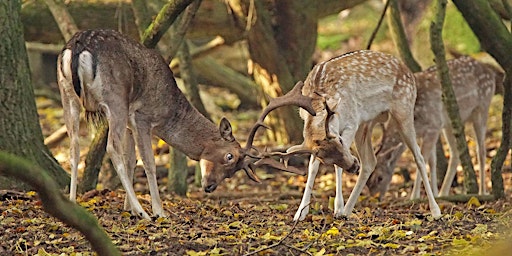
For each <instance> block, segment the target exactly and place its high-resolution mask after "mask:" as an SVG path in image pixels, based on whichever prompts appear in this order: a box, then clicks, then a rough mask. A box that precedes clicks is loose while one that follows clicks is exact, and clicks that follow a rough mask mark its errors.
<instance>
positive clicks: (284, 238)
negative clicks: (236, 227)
mask: <svg viewBox="0 0 512 256" xmlns="http://www.w3.org/2000/svg"><path fill="white" fill-rule="evenodd" d="M307 207H309V204H307V205H305V206H304V207H302V208H301V209H300V213H301V214H302V211H304V209H306V208H307ZM299 222H300V221H299V220H296V221H294V223H293V226H292V228H291V229H290V232H288V234H286V236H284V237H283V238H281V239H280V240H279V241H277V242H276V243H274V244H271V245H269V246H267V247H264V248H260V249H258V250H256V251H252V252H249V253H246V254H244V256H249V255H254V254H256V253H259V252H262V251H265V250H268V249H271V248H274V247H276V246H279V245H281V244H282V243H283V242H284V240H286V238H288V237H289V236H290V235H291V234H292V233H293V231H294V230H295V227H297V224H298V223H299ZM299 250H300V249H299Z"/></svg>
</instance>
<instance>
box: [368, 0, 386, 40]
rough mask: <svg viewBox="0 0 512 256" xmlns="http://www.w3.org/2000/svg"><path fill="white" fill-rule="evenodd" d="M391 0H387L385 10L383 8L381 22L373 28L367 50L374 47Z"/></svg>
mask: <svg viewBox="0 0 512 256" xmlns="http://www.w3.org/2000/svg"><path fill="white" fill-rule="evenodd" d="M389 1H391V0H386V5H385V6H384V10H382V13H381V14H380V18H379V22H378V23H377V26H376V27H375V29H374V30H373V32H372V35H371V36H370V40H369V41H368V44H367V45H366V50H370V48H371V47H372V43H373V40H375V36H376V35H377V32H378V31H379V29H380V27H381V25H382V21H383V20H384V16H386V11H387V10H388V7H389Z"/></svg>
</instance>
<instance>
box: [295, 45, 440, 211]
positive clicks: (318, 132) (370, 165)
mask: <svg viewBox="0 0 512 256" xmlns="http://www.w3.org/2000/svg"><path fill="white" fill-rule="evenodd" d="M302 93H303V94H304V95H305V96H309V97H311V98H312V99H313V103H312V104H313V108H314V110H315V112H316V114H317V115H316V116H312V115H309V114H308V113H306V112H304V111H303V110H301V111H300V115H301V117H302V119H304V131H303V135H304V142H303V143H302V144H301V145H297V146H293V147H291V148H289V149H288V151H287V154H288V157H289V155H293V154H294V152H303V151H310V152H312V154H311V157H310V161H309V166H308V177H307V183H306V188H305V190H304V195H303V197H302V201H301V203H300V206H299V209H298V210H297V212H296V214H295V216H294V220H296V221H297V220H303V219H304V218H305V217H306V215H307V213H308V211H309V204H310V197H311V192H312V189H313V183H314V181H315V177H316V174H317V172H318V168H319V165H320V163H323V164H329V165H330V164H334V167H335V172H336V196H335V203H334V215H335V217H339V216H343V215H345V216H348V215H350V214H351V213H352V210H353V208H354V205H355V203H356V202H357V199H358V197H359V195H360V194H361V191H362V189H363V187H364V186H365V184H366V181H367V180H368V177H369V176H370V174H371V173H372V171H373V169H374V167H375V164H376V159H375V155H374V152H373V149H372V143H371V137H372V136H371V134H372V129H373V127H374V125H375V124H376V123H379V122H383V121H385V120H387V119H389V122H393V123H395V124H396V125H397V126H398V127H399V128H400V129H399V130H398V132H399V133H400V135H401V136H402V138H403V139H404V141H405V142H406V144H407V146H408V147H409V148H410V149H411V151H412V152H413V154H414V158H415V161H416V164H417V166H418V168H419V169H420V173H421V175H422V177H424V178H425V179H424V180H423V184H424V186H425V189H426V190H427V195H428V199H429V206H430V210H431V213H432V216H433V217H434V218H439V217H440V216H441V211H440V209H439V206H438V205H437V202H436V201H435V199H434V195H433V193H432V191H431V189H430V184H429V181H428V179H427V173H426V168H425V162H424V160H423V156H422V155H421V152H420V148H419V146H418V144H417V143H416V133H415V131H414V102H415V100H416V86H415V82H414V76H413V74H412V73H411V72H410V71H409V69H408V68H407V67H406V66H405V65H404V64H402V63H401V62H400V61H399V60H398V59H396V58H395V57H393V56H391V55H388V54H384V53H380V52H374V51H368V50H362V51H355V52H351V53H347V54H344V55H341V56H339V57H335V58H332V59H330V60H328V61H325V62H322V63H319V64H317V65H316V66H315V67H314V68H313V69H312V71H311V72H310V73H309V75H308V76H307V78H306V80H305V82H304V87H303V88H302ZM352 142H355V145H356V149H357V152H358V155H359V159H360V162H359V160H357V158H356V157H355V156H353V155H352V154H351V152H350V148H349V147H350V145H351V144H352ZM359 163H361V171H360V173H359V177H358V179H357V182H356V185H355V187H354V188H353V190H352V193H351V194H350V197H349V199H348V201H347V204H346V206H344V200H343V195H342V182H341V178H342V170H346V171H349V172H355V171H357V170H358V169H359Z"/></svg>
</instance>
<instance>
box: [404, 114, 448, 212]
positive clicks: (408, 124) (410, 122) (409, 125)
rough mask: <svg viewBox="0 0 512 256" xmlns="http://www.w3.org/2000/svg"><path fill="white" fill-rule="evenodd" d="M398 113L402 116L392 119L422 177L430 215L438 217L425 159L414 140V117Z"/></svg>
mask: <svg viewBox="0 0 512 256" xmlns="http://www.w3.org/2000/svg"><path fill="white" fill-rule="evenodd" d="M400 114H403V115H402V117H404V118H400V119H395V120H394V121H395V122H397V123H398V125H399V127H400V130H399V132H400V135H401V136H402V139H403V141H404V142H405V144H406V145H407V147H409V149H410V150H411V151H412V154H413V156H414V161H415V162H416V166H417V169H418V171H419V172H420V173H419V174H420V175H421V179H423V186H424V187H425V192H426V193H427V198H428V203H429V207H430V212H431V213H432V216H433V217H434V218H435V219H437V218H440V217H441V216H442V215H441V209H439V205H437V202H436V200H435V198H434V194H433V193H432V188H431V187H430V182H429V181H428V176H427V168H426V166H425V160H424V159H423V156H422V155H421V152H420V147H419V146H418V143H417V142H416V133H415V132H414V117H413V115H412V114H410V115H409V116H410V118H407V114H406V113H400ZM399 120H401V121H399Z"/></svg>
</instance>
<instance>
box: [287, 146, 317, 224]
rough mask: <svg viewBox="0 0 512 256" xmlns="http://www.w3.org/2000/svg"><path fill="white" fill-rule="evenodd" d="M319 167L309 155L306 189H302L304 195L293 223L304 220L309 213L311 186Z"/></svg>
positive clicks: (314, 158) (313, 157)
mask: <svg viewBox="0 0 512 256" xmlns="http://www.w3.org/2000/svg"><path fill="white" fill-rule="evenodd" d="M319 167H320V161H319V160H318V159H316V157H315V156H314V155H311V157H310V159H309V166H308V179H307V181H306V188H305V189H304V194H303V195H302V200H301V201H300V205H299V209H298V210H297V212H296V213H295V216H294V217H293V220H294V221H301V220H304V219H305V218H306V215H307V214H308V212H309V204H310V202H311V193H312V192H313V185H314V184H315V178H316V174H317V173H318V168H319Z"/></svg>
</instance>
